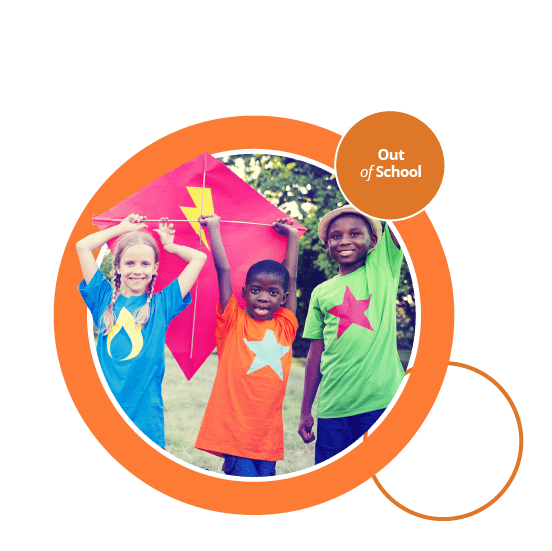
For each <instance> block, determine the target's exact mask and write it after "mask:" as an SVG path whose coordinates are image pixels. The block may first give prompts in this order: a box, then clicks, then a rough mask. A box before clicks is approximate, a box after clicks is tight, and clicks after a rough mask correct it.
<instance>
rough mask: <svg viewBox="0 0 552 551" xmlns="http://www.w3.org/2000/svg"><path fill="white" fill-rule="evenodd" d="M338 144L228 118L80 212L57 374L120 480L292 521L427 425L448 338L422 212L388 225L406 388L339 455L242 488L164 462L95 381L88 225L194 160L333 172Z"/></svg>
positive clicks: (139, 158)
mask: <svg viewBox="0 0 552 551" xmlns="http://www.w3.org/2000/svg"><path fill="white" fill-rule="evenodd" d="M340 138H341V136H339V135H338V134H336V133H334V132H331V131H329V130H326V129H324V128H320V127H318V126H314V125H311V124H307V123H304V122H300V121H296V120H291V119H282V118H276V117H232V118H225V119H217V120H213V121H208V122H204V123H201V124H197V125H194V126H191V127H188V128H184V129H182V130H179V131H177V132H175V133H173V134H170V135H169V136H166V137H164V138H162V139H160V140H158V141H157V142H155V143H153V144H151V145H149V146H148V147H146V148H145V149H143V150H142V151H140V152H139V153H137V154H136V155H135V156H134V157H132V158H131V159H129V160H128V161H127V162H126V163H125V164H123V165H122V166H121V167H120V168H119V169H118V170H117V171H116V172H115V173H114V174H113V175H112V176H111V177H110V178H109V179H108V180H107V181H106V182H105V183H104V184H103V185H102V187H101V188H100V189H99V190H98V191H97V193H96V194H95V195H94V197H92V199H91V200H90V202H89V203H88V205H86V207H85V208H84V210H83V212H82V214H81V216H80V217H79V219H78V220H77V222H76V224H75V227H74V229H73V231H72V233H71V235H70V237H69V239H68V242H67V246H66V248H65V251H64V254H63V257H62V259H61V264H60V269H59V274H58V278H57V284H56V293H55V300H54V330H55V336H56V345H57V351H58V356H59V361H60V366H61V370H62V372H63V376H64V378H65V382H66V384H67V388H68V390H69V392H70V394H71V397H72V399H73V402H74V403H75V406H76V407H77V409H78V411H79V413H80V415H81V416H82V418H83V420H84V421H85V423H86V424H87V426H88V428H89V429H90V430H91V431H92V433H93V434H94V436H95V437H96V438H97V439H98V441H99V442H100V443H101V445H102V446H103V447H104V448H105V449H106V450H107V451H108V452H109V453H110V454H111V455H112V456H113V458H114V459H116V460H117V461H118V462H119V463H120V464H121V465H122V466H124V467H125V468H126V469H127V470H128V471H129V472H131V473H132V474H134V475H135V476H136V477H138V478H139V479H140V480H142V481H143V482H145V483H146V484H148V485H149V486H151V487H153V488H155V489H157V490H158V491H160V492H163V493H164V494H166V495H168V496H170V497H172V498H174V499H177V500H179V501H182V502H185V503H188V504H190V505H194V506H196V507H201V508H204V509H209V510H212V511H219V512H223V513H232V514H244V515H261V514H262V515H264V514H275V513H284V512H289V511H295V510H299V509H304V508H307V507H312V506H314V505H318V504H320V503H323V502H325V501H328V500H330V499H333V498H335V497H338V496H340V495H342V494H344V493H346V492H348V491H350V490H352V489H353V488H355V487H357V486H359V485H360V484H362V483H363V482H365V481H367V480H368V479H370V478H371V477H372V476H374V475H375V474H376V473H378V472H379V471H380V470H381V469H382V468H383V467H385V465H387V464H388V463H389V462H390V461H391V460H392V459H393V458H394V457H396V455H397V454H398V453H399V452H400V451H401V450H402V449H403V448H404V447H405V446H406V445H407V443H408V442H409V441H410V439H411V438H412V437H413V436H414V434H415V433H416V431H417V430H418V429H419V428H420V426H421V425H422V423H423V422H424V420H425V418H426V417H427V415H428V413H429V411H430V409H431V407H432V405H433V403H434V402H435V399H436V398H437V394H438V393H439V390H440V388H441V385H442V383H443V379H444V377H445V373H446V370H447V366H448V363H449V358H450V351H451V347H452V337H453V329H454V308H453V294H452V282H451V279H450V274H449V270H448V265H447V261H446V257H445V254H444V251H443V248H442V247H441V243H440V242H439V238H438V237H437V234H436V232H435V230H434V228H433V226H432V224H431V222H430V220H429V218H428V216H427V215H426V214H425V212H421V213H419V214H418V215H416V216H414V217H412V218H409V219H407V220H402V221H400V222H396V223H395V228H396V229H397V231H398V232H399V233H400V235H401V237H402V239H403V241H404V243H405V244H406V246H407V248H408V252H409V255H410V258H411V261H412V264H413V266H414V268H415V270H416V275H417V281H418V288H419V294H420V299H421V300H420V303H421V304H423V307H422V309H421V320H420V330H419V343H418V350H417V354H416V358H415V360H414V364H413V366H412V372H411V374H410V377H409V380H408V382H407V384H406V386H405V388H404V390H403V392H402V394H401V395H400V397H399V399H398V400H397V402H396V404H395V405H394V406H393V408H392V409H391V411H389V413H388V415H387V416H386V417H385V419H384V420H383V422H382V423H381V424H380V426H379V427H377V428H376V429H375V430H374V432H373V433H371V434H370V435H369V436H368V438H366V439H365V440H364V441H363V442H362V443H361V444H360V445H358V446H356V447H355V448H354V449H352V450H351V451H350V452H349V453H347V454H345V455H344V456H342V457H340V458H338V459H337V460H335V461H333V462H330V463H328V464H327V465H324V466H323V467H321V468H319V469H316V470H312V471H307V472H304V473H298V474H297V476H293V477H289V478H284V479H278V478H276V479H272V480H266V479H265V480H248V481H247V482H246V481H242V480H239V479H235V478H228V479H223V478H219V477H213V476H209V475H208V474H202V473H200V472H198V471H195V470H192V469H189V468H187V467H185V466H183V465H182V464H179V463H177V462H175V461H172V460H171V459H170V458H169V457H167V456H166V455H163V454H162V453H159V451H157V450H156V449H155V448H154V447H152V446H150V445H149V444H148V443H147V442H145V441H144V440H143V439H142V438H141V437H140V436H139V435H138V434H136V432H135V431H134V430H133V429H132V428H131V427H130V426H129V425H128V424H127V423H126V422H125V421H124V420H123V418H122V417H121V416H120V414H119V413H118V411H117V409H116V408H115V406H114V405H113V403H112V402H111V400H110V399H109V397H108V395H107V393H106V391H105V390H104V387H103V386H102V383H101V381H100V378H99V376H98V374H97V372H96V368H95V365H94V360H93V357H92V351H91V349H90V342H89V336H88V327H87V311H86V305H85V304H84V302H83V301H82V300H81V299H80V296H79V293H78V290H77V285H78V283H79V281H80V280H81V279H82V274H81V270H80V266H79V262H78V258H77V254H76V252H75V245H76V243H77V241H79V240H80V239H82V238H83V237H85V236H86V235H88V234H89V233H90V228H91V221H92V216H93V215H94V214H97V213H100V212H104V211H106V210H107V209H109V208H110V207H111V206H112V205H114V204H117V203H119V202H120V201H122V200H123V199H125V198H126V197H128V196H130V195H132V194H133V193H134V192H136V191H137V190H139V189H140V188H142V187H143V186H145V185H147V184H148V183H149V182H151V181H152V180H154V179H155V178H158V177H159V176H161V175H162V174H165V173H167V172H169V171H170V170H172V169H173V168H174V167H176V166H179V165H181V164H183V163H185V162H187V161H188V160H190V159H193V158H194V157H197V156H198V155H200V154H201V153H203V152H205V151H208V152H209V153H211V154H213V155H216V154H217V153H220V152H228V151H236V150H248V149H249V150H253V149H254V150H271V151H281V152H289V153H290V154H292V155H298V156H302V157H304V158H306V159H311V160H313V161H315V162H318V163H321V164H323V165H326V166H328V167H331V166H333V162H334V158H335V152H336V149H337V146H338V144H339V140H340Z"/></svg>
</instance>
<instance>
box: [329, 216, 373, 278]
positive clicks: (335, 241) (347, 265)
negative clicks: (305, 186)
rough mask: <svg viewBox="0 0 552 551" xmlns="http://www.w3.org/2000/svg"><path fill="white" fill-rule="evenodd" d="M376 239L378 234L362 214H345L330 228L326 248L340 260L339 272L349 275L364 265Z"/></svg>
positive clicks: (333, 222) (335, 258)
mask: <svg viewBox="0 0 552 551" xmlns="http://www.w3.org/2000/svg"><path fill="white" fill-rule="evenodd" d="M376 241H377V237H376V235H375V234H373V233H372V232H371V231H370V229H369V228H368V222H367V221H366V220H365V219H364V218H362V216H358V215H356V214H343V215H341V216H338V217H337V218H336V219H335V220H333V221H332V223H331V224H330V227H329V228H328V240H327V242H326V250H327V251H328V253H329V254H330V256H331V257H332V258H333V259H334V260H335V261H337V262H338V264H339V274H340V275H347V274H350V273H352V272H354V271H355V270H357V269H358V268H360V267H361V266H362V265H364V263H365V261H366V255H367V254H368V249H369V248H370V247H371V246H372V245H375V243H376Z"/></svg>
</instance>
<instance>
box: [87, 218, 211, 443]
mask: <svg viewBox="0 0 552 551" xmlns="http://www.w3.org/2000/svg"><path fill="white" fill-rule="evenodd" d="M143 228H147V224H146V217H145V216H140V215H138V214H130V215H129V216H127V217H126V218H125V219H124V220H123V221H122V222H121V223H120V224H118V225H117V226H113V227H112V228H109V229H106V230H102V231H100V232H97V233H93V234H92V235H89V236H88V237H85V238H84V239H82V240H81V241H79V242H78V243H77V253H78V255H79V261H80V265H81V269H82V273H83V276H84V280H83V281H82V282H81V283H80V285H79V291H80V293H81V296H82V298H83V300H84V302H85V303H86V305H87V306H88V308H89V310H90V312H91V313H92V318H93V319H94V323H95V324H96V326H97V327H98V329H99V333H98V343H97V353H98V359H99V361H100V366H101V368H102V371H103V373H104V375H105V378H106V381H107V384H108V385H109V388H110V389H111V391H112V392H113V395H114V396H115V399H116V400H117V401H118V402H119V405H120V406H121V408H122V409H123V411H124V412H125V413H126V414H127V415H128V417H129V418H130V420H131V421H132V422H133V423H134V424H135V425H136V426H137V427H138V428H139V429H140V430H141V431H142V432H143V433H144V434H145V435H146V436H147V437H148V438H150V439H151V440H153V442H155V443H156V444H157V445H159V446H161V447H162V448H164V447H165V430H164V415H163V399H162V397H161V382H162V381H163V375H164V374H165V331H166V330H167V327H168V325H169V323H170V322H171V320H172V319H173V318H174V317H175V316H177V315H178V314H179V313H180V312H182V311H183V310H184V309H185V308H186V306H188V305H189V304H190V303H191V301H192V297H191V295H190V289H191V288H192V286H193V284H194V283H195V281H196V279H197V277H198V276H199V273H200V272H201V269H202V268H203V266H204V264H205V261H206V260H207V255H206V254H205V253H203V252H200V251H197V250H195V249H191V248H190V247H185V246H182V245H177V244H176V243H174V234H175V231H174V229H173V225H172V224H167V218H162V219H161V221H160V223H159V229H155V230H153V231H155V232H156V233H157V234H158V235H159V239H160V241H161V245H162V246H163V248H164V249H165V251H167V252H168V253H171V254H175V255H176V256H178V257H179V258H181V259H182V260H183V261H184V262H186V263H187V264H188V265H187V266H186V267H185V268H184V270H183V271H182V273H181V274H180V275H179V276H178V278H177V279H175V280H174V281H173V282H172V283H171V284H170V285H167V286H166V287H165V288H164V289H163V290H162V291H160V292H158V293H156V294H155V295H154V294H153V290H154V286H155V280H156V279H157V270H158V267H159V248H158V246H157V243H156V241H155V239H154V238H153V237H151V236H150V235H148V234H147V233H145V232H141V231H138V230H141V229H143ZM119 236H122V237H120V239H119V240H118V242H117V245H116V247H115V250H114V251H113V268H114V276H113V286H112V285H111V284H110V283H109V281H108V280H107V279H106V278H105V277H104V276H103V274H102V272H101V271H100V270H99V268H98V265H97V264H96V260H95V259H94V256H93V252H94V251H95V250H97V249H99V248H100V247H102V246H103V245H104V244H105V243H107V242H108V241H109V240H111V239H114V238H117V237H119Z"/></svg>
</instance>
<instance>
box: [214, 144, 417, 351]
mask: <svg viewBox="0 0 552 551" xmlns="http://www.w3.org/2000/svg"><path fill="white" fill-rule="evenodd" d="M221 160H222V161H223V162H224V163H225V164H226V165H227V166H228V167H230V168H232V169H233V170H235V171H236V172H238V173H240V172H241V171H243V173H242V174H240V175H241V176H245V180H246V182H247V183H248V184H249V185H251V186H252V187H253V188H254V189H256V190H257V191H258V192H259V193H261V194H262V195H263V196H264V197H266V198H267V199H268V200H269V201H270V202H272V203H273V204H274V205H276V206H277V207H279V208H280V209H282V210H283V211H284V212H286V213H288V214H289V215H290V216H293V217H294V218H296V219H297V220H300V221H301V224H303V226H305V227H306V228H307V229H308V232H307V233H306V234H305V235H304V236H303V238H302V239H301V241H300V242H299V266H298V278H297V279H298V281H297V319H298V321H299V327H303V326H304V324H305V320H306V317H307V312H308V307H309V300H310V296H311V293H312V291H313V289H314V288H315V287H316V286H317V285H319V284H320V283H322V282H323V281H326V280H327V279H329V278H330V277H333V276H334V275H336V274H337V271H338V269H337V264H336V263H335V262H333V261H332V260H331V259H330V258H329V256H328V254H327V253H326V250H325V248H324V244H323V243H322V241H320V239H319V238H318V221H319V220H320V218H322V216H324V215H325V214H326V213H328V212H329V211H331V210H334V209H336V208H338V207H341V206H343V205H345V204H346V203H347V200H346V199H345V197H343V195H342V194H341V191H340V190H339V187H338V186H337V181H336V178H335V176H334V175H333V174H330V173H329V172H327V171H326V170H324V169H322V168H319V167H317V166H315V165H312V164H308V163H305V162H303V161H298V160H296V159H291V158H288V157H282V156H278V155H276V156H274V155H262V154H261V155H233V156H230V157H225V158H222V159H221ZM400 282H401V283H400V287H399V294H398V297H397V340H398V343H399V346H401V347H402V348H411V347H412V341H413V338H414V326H415V301H414V291H413V289H412V282H411V279H410V273H409V270H408V265H407V264H406V262H405V261H403V265H402V267H401V279H400ZM309 345H310V341H309V340H308V339H302V338H301V336H300V335H298V336H297V338H296V339H295V342H294V343H293V354H294V356H296V357H305V356H306V354H307V352H308V348H309Z"/></svg>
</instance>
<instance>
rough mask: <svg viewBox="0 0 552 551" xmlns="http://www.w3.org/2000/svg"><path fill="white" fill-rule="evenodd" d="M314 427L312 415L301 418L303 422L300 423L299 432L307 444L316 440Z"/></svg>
mask: <svg viewBox="0 0 552 551" xmlns="http://www.w3.org/2000/svg"><path fill="white" fill-rule="evenodd" d="M313 425H314V419H313V417H312V415H305V416H303V417H301V421H300V422H299V430H298V431H297V432H298V433H299V436H300V437H301V438H302V439H303V442H304V443H305V444H309V443H310V442H312V441H313V440H314V439H315V436H314V432H313V430H312V426H313Z"/></svg>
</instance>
